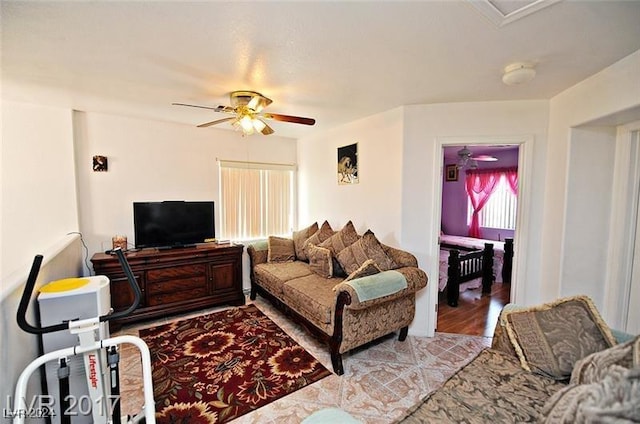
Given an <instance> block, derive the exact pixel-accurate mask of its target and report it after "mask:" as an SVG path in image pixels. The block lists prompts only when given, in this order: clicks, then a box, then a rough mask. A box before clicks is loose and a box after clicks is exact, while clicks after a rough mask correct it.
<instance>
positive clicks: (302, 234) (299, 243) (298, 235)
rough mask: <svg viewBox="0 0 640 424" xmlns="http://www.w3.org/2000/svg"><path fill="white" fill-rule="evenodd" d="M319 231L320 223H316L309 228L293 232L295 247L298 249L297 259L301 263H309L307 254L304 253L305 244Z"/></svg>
mask: <svg viewBox="0 0 640 424" xmlns="http://www.w3.org/2000/svg"><path fill="white" fill-rule="evenodd" d="M316 231H318V223H317V222H314V223H313V224H311V225H309V226H308V227H307V228H303V229H302V230H298V231H294V232H293V237H292V238H293V245H294V246H295V249H296V259H298V260H300V261H307V260H308V258H307V254H306V253H305V251H304V243H305V242H306V241H307V239H308V238H309V237H311V236H312V235H314V234H315V233H316Z"/></svg>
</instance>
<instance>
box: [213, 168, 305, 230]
mask: <svg viewBox="0 0 640 424" xmlns="http://www.w3.org/2000/svg"><path fill="white" fill-rule="evenodd" d="M294 172H295V166H294V165H280V164H267V163H255V162H231V161H220V200H221V202H220V203H221V205H220V215H221V216H220V226H221V237H222V238H225V239H231V240H250V239H255V238H265V237H267V236H269V235H286V234H290V233H291V231H292V230H293V210H294V204H293V203H294V197H293V181H294Z"/></svg>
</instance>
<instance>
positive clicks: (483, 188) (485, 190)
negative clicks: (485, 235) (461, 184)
mask: <svg viewBox="0 0 640 424" xmlns="http://www.w3.org/2000/svg"><path fill="white" fill-rule="evenodd" d="M502 175H504V176H505V177H506V178H507V182H508V183H509V187H510V188H511V191H512V192H513V194H515V195H518V168H515V167H514V168H495V169H470V170H468V171H467V178H466V180H465V189H466V191H467V195H468V196H469V199H471V206H473V214H472V215H471V226H470V227H469V237H475V238H482V236H481V233H480V219H479V217H478V214H479V213H480V210H482V208H483V207H484V205H486V204H487V201H488V200H489V198H490V197H491V195H492V194H493V192H494V191H495V190H496V187H497V186H498V182H499V181H500V177H502Z"/></svg>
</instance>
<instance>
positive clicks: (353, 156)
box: [338, 143, 360, 185]
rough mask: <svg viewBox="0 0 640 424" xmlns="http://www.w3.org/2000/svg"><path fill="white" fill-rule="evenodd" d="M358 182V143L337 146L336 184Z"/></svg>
mask: <svg viewBox="0 0 640 424" xmlns="http://www.w3.org/2000/svg"><path fill="white" fill-rule="evenodd" d="M358 182H360V180H359V178H358V143H354V144H350V145H348V146H343V147H338V184H339V185H343V184H358Z"/></svg>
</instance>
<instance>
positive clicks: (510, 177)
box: [504, 168, 518, 196]
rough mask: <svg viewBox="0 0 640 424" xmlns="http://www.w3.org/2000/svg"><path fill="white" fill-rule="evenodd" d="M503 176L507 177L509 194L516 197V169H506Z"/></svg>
mask: <svg viewBox="0 0 640 424" xmlns="http://www.w3.org/2000/svg"><path fill="white" fill-rule="evenodd" d="M504 174H505V176H506V177H507V182H508V183H509V188H511V192H512V193H513V194H515V195H516V196H517V195H518V168H508V169H505V171H504Z"/></svg>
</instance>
